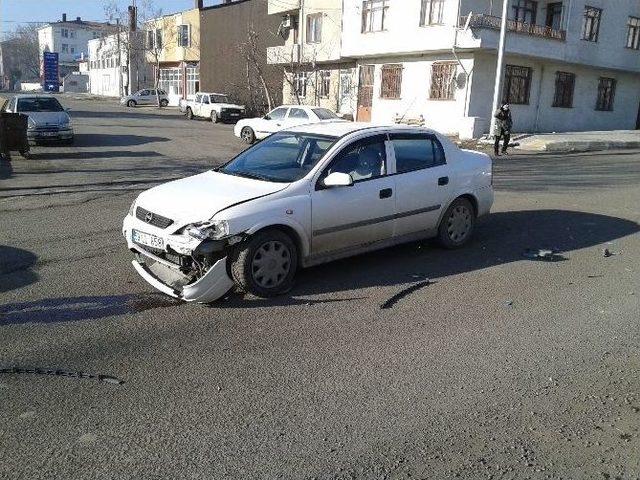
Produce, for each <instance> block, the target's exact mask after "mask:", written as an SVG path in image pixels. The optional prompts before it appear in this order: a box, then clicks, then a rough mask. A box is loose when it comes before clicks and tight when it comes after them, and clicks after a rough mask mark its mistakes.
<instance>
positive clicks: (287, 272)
mask: <svg viewBox="0 0 640 480" xmlns="http://www.w3.org/2000/svg"><path fill="white" fill-rule="evenodd" d="M297 269H298V249H297V247H296V244H295V242H294V241H293V240H292V238H291V237H290V236H289V235H287V234H286V233H284V232H282V231H281V230H277V229H269V230H263V231H262V232H258V233H257V234H255V235H253V236H252V237H251V238H250V239H249V240H248V241H246V242H243V243H241V244H239V245H238V247H236V249H235V250H234V252H233V253H232V255H231V268H230V270H231V277H232V278H233V280H234V282H235V283H236V285H238V286H239V287H240V288H241V289H242V290H244V291H246V292H250V293H252V294H254V295H256V296H258V297H263V298H265V297H273V296H275V295H280V294H282V293H286V292H288V291H289V290H291V287H292V286H293V279H294V276H295V274H296V270H297Z"/></svg>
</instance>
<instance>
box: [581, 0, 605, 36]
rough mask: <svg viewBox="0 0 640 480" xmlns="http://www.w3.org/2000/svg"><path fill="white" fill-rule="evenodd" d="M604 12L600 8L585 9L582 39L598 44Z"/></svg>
mask: <svg viewBox="0 0 640 480" xmlns="http://www.w3.org/2000/svg"><path fill="white" fill-rule="evenodd" d="M601 18H602V10H601V9H599V8H594V7H589V6H585V7H584V17H583V19H582V39H583V40H587V41H588V42H597V41H598V34H599V33H600V19H601Z"/></svg>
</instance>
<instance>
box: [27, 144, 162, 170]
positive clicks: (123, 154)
mask: <svg viewBox="0 0 640 480" xmlns="http://www.w3.org/2000/svg"><path fill="white" fill-rule="evenodd" d="M94 146H95V145H94ZM162 156H164V155H162V154H161V153H158V152H154V151H151V150H144V151H133V150H98V151H86V150H84V151H74V152H70V151H65V150H47V151H44V152H38V150H32V151H31V158H30V161H31V160H97V159H101V158H147V157H149V158H151V157H162ZM74 171H75V170H74ZM36 173H37V172H36Z"/></svg>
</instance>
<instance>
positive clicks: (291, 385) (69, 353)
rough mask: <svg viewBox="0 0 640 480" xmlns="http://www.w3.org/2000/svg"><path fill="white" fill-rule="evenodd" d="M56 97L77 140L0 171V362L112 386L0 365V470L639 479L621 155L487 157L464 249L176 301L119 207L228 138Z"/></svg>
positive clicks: (164, 118) (357, 261)
mask: <svg viewBox="0 0 640 480" xmlns="http://www.w3.org/2000/svg"><path fill="white" fill-rule="evenodd" d="M67 105H69V106H70V107H71V108H72V110H73V111H72V116H73V120H74V125H75V128H76V132H77V140H78V141H77V145H76V146H74V147H53V146H52V147H40V148H36V149H34V151H33V153H34V155H33V159H31V160H28V161H26V160H22V159H20V158H18V157H16V158H15V159H14V162H13V164H12V165H11V166H10V167H9V166H7V165H2V167H0V369H1V368H5V367H13V366H17V367H22V368H54V369H61V370H64V371H68V372H77V371H82V372H89V373H92V374H100V375H109V376H112V377H115V378H117V379H120V380H123V381H124V383H123V384H121V385H118V384H115V383H110V382H104V381H99V380H98V379H96V378H69V377H65V376H48V375H43V374H34V373H26V372H25V373H0V478H7V479H29V480H33V479H54V478H55V479H121V478H122V479H178V478H180V479H276V478H284V479H307V478H318V479H416V478H422V479H442V478H451V477H458V478H470V479H471V478H473V479H476V478H514V479H515V478H517V479H521V478H536V479H537V478H540V479H542V478H571V479H576V478H594V479H607V478H611V479H614V478H621V479H630V478H638V477H639V476H640V441H639V436H638V435H639V431H638V428H639V425H640V375H639V370H640V348H639V346H640V328H639V322H638V318H639V317H638V312H639V311H640V308H639V307H640V305H639V300H638V299H639V296H640V277H639V275H638V271H639V269H640V267H639V265H640V264H639V262H638V258H640V241H639V239H638V233H637V232H638V230H639V226H638V222H639V221H640V207H639V205H640V152H618V153H615V152H614V153H611V152H610V153H591V154H586V155H585V154H583V155H537V156H529V155H526V154H519V155H516V156H513V157H510V158H506V159H505V158H503V159H500V160H499V161H498V162H497V163H496V168H495V175H496V177H495V184H496V189H497V193H496V203H495V208H494V213H493V214H492V215H491V216H490V217H489V218H488V219H487V220H486V221H484V222H483V223H482V224H481V225H480V226H479V227H478V230H477V235H476V238H475V240H474V242H473V243H472V244H471V245H469V246H468V247H467V248H465V249H463V250H460V251H456V252H448V251H443V250H440V249H437V248H435V247H432V246H431V245H430V244H429V243H416V244H410V245H406V246H402V247H397V248H392V249H388V250H384V251H381V252H378V253H373V254H368V255H363V256H359V257H356V258H352V259H348V260H344V261H339V262H335V263H331V264H327V265H324V266H320V267H316V268H312V269H309V270H306V271H303V272H300V274H299V277H298V283H297V286H296V287H295V288H294V290H293V291H292V292H290V294H288V295H285V296H282V297H280V298H276V299H273V300H268V301H266V300H259V299H255V298H250V297H241V296H240V295H238V294H232V295H230V296H229V297H228V298H227V299H226V300H223V301H221V302H218V303H216V304H214V305H211V306H200V305H186V304H181V303H178V302H175V301H173V300H171V299H169V298H167V297H163V296H162V295H159V294H156V293H155V292H153V290H152V289H151V288H150V287H149V286H148V285H147V284H146V283H144V281H143V280H141V279H140V278H138V276H137V274H136V273H135V272H134V270H133V268H132V267H131V265H130V263H129V262H130V253H129V252H128V251H127V249H126V246H125V243H124V241H123V239H122V237H121V233H120V227H121V222H122V218H123V216H124V215H125V214H126V212H127V210H128V208H129V205H130V203H131V201H132V200H133V199H134V197H135V196H136V194H137V193H138V192H139V191H141V190H142V189H146V188H148V187H150V186H152V185H155V184H157V183H159V182H163V181H165V180H168V179H172V178H176V177H182V176H185V175H188V174H192V173H196V172H199V171H201V170H203V169H205V168H208V167H210V166H211V165H214V164H216V163H218V162H220V161H222V160H223V159H226V158H228V157H229V156H231V155H232V154H233V153H234V152H237V151H240V150H241V149H242V148H243V147H242V144H240V143H239V142H238V141H237V140H236V139H235V138H234V137H233V135H232V132H231V126H228V125H215V126H214V125H211V124H210V123H209V122H189V121H187V120H185V119H184V118H183V117H181V116H179V115H177V114H175V112H171V111H163V112H157V111H156V110H155V109H152V108H148V109H143V108H140V109H136V110H128V109H124V108H121V107H119V106H116V105H111V104H108V103H105V102H98V101H76V100H67ZM527 248H554V249H557V250H558V252H559V254H558V258H557V260H558V261H555V262H546V261H534V260H530V259H527V258H525V257H523V255H522V253H523V251H524V250H525V249H527ZM604 248H608V249H609V250H610V251H611V252H612V253H615V255H613V256H611V257H608V258H605V257H603V254H602V250H603V249H604ZM427 278H428V279H430V280H431V281H432V283H431V284H429V285H427V286H422V288H417V289H415V290H414V291H412V292H410V293H408V294H407V295H406V296H400V298H397V301H396V302H395V303H393V305H391V307H390V308H386V309H383V308H381V306H382V305H383V304H385V302H387V301H388V300H389V299H390V298H392V297H393V296H394V295H396V294H398V293H399V292H402V291H403V290H404V289H406V288H409V287H411V286H413V285H414V284H416V283H418V282H421V281H424V280H425V279H427ZM23 372H24V371H23Z"/></svg>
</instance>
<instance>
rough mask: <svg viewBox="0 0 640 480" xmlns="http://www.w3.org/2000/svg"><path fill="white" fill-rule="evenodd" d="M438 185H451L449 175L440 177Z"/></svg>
mask: <svg viewBox="0 0 640 480" xmlns="http://www.w3.org/2000/svg"><path fill="white" fill-rule="evenodd" d="M438 185H440V186H443V185H449V177H440V178H439V179H438Z"/></svg>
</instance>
